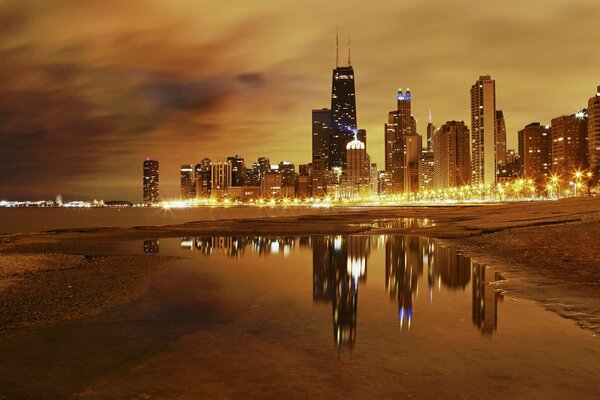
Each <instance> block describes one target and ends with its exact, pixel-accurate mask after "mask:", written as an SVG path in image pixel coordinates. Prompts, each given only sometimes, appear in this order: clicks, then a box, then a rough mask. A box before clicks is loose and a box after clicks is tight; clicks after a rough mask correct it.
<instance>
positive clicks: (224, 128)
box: [0, 0, 600, 201]
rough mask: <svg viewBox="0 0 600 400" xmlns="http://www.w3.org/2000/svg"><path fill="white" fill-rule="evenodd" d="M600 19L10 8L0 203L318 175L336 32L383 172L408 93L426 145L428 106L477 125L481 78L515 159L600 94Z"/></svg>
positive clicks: (277, 3)
mask: <svg viewBox="0 0 600 400" xmlns="http://www.w3.org/2000/svg"><path fill="white" fill-rule="evenodd" d="M599 20H600V1H595V0H587V1H582V0H539V1H538V0H536V1H530V0H519V1H513V0H504V1H494V2H492V1H481V0H478V1H447V0H420V1H414V0H411V1H408V0H395V1H382V0H380V1H376V2H365V1H354V0H346V1H327V0H320V1H317V0H297V1H286V0H252V1H248V0H229V1H222V0H219V1H216V0H197V1H185V0H169V1H166V0H161V1H158V0H128V1H121V0H86V1H78V0H0V52H1V54H0V60H1V62H0V199H26V198H28V199H37V198H53V197H54V196H55V195H56V194H58V193H61V194H63V196H64V197H65V198H73V197H77V198H83V199H91V198H104V199H129V200H134V201H139V200H140V199H141V171H142V160H143V159H144V158H145V157H147V156H151V157H153V158H155V159H158V160H159V161H160V162H161V167H160V169H161V192H162V194H163V195H164V197H175V196H176V195H177V193H178V168H179V165H180V164H183V163H195V162H197V161H199V160H200V159H201V158H203V157H205V156H209V157H211V158H213V159H223V158H225V157H227V156H228V155H234V154H239V155H240V156H243V157H245V159H246V162H247V164H249V163H251V162H252V161H253V160H256V158H257V157H258V156H262V155H265V156H268V157H270V158H271V161H272V162H273V161H280V160H284V159H286V160H292V161H294V162H295V163H296V164H300V163H306V162H308V161H309V159H310V130H311V125H310V122H311V109H313V108H321V107H327V106H329V101H330V100H329V94H330V90H331V82H330V80H331V69H332V68H333V67H334V64H335V26H336V24H339V26H340V36H341V42H342V43H343V44H344V45H345V41H346V36H347V31H348V29H350V33H351V38H352V64H353V66H354V68H355V73H356V83H357V109H358V125H359V127H361V128H365V129H367V137H368V149H369V153H370V154H371V157H372V159H374V161H375V162H377V163H378V164H379V165H382V164H383V124H384V122H385V121H386V118H387V112H388V111H390V110H391V109H393V108H394V106H395V92H396V90H397V89H398V88H399V87H402V88H406V87H410V89H411V91H412V93H413V113H414V115H415V117H416V118H417V120H418V128H419V133H425V125H426V123H427V114H428V110H429V109H431V110H432V113H433V119H434V123H436V124H437V125H438V126H439V125H440V124H441V123H443V122H444V121H446V120H452V119H456V120H464V121H466V122H467V123H469V121H470V117H469V89H470V85H471V84H472V83H473V82H474V81H475V80H476V79H477V78H478V76H479V75H482V74H491V75H492V77H493V78H494V79H496V90H497V106H498V108H499V109H502V110H504V115H505V118H506V123H507V129H508V135H509V147H515V146H516V132H517V131H518V130H519V129H520V128H521V127H523V126H524V125H526V124H527V123H529V122H533V121H540V122H542V123H546V122H548V121H549V120H550V118H552V117H555V116H558V115H562V114H567V113H572V112H575V111H577V110H578V109H580V108H582V107H584V106H585V105H586V102H587V99H588V98H589V97H591V96H592V95H593V94H594V93H595V91H596V86H597V85H599V84H600V52H599V51H598V46H599V45H600V29H598V21H599ZM345 51H346V50H345V48H344V47H342V54H343V55H344V57H342V59H345Z"/></svg>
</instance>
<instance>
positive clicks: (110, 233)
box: [0, 198, 600, 334]
mask: <svg viewBox="0 0 600 400" xmlns="http://www.w3.org/2000/svg"><path fill="white" fill-rule="evenodd" d="M406 219H409V220H406ZM419 221H420V222H419ZM424 221H427V222H426V223H424ZM348 234H368V235H377V234H398V235H420V236H428V237H431V238H434V239H438V240H440V241H441V242H442V243H443V244H446V245H449V246H453V247H456V248H457V249H458V250H459V251H460V252H462V253H464V254H466V255H469V256H471V257H472V258H473V260H474V262H477V263H479V264H483V265H485V266H487V267H489V268H492V269H494V270H496V271H498V272H500V273H501V275H502V276H503V277H504V278H505V280H504V281H501V282H500V283H498V287H499V288H500V289H502V290H504V291H506V292H508V293H509V294H510V295H511V296H513V297H515V298H517V299H518V298H519V297H522V298H527V299H530V300H534V301H536V302H537V303H539V304H540V305H542V306H543V307H544V308H546V309H548V310H550V311H553V312H555V313H557V314H559V315H561V316H562V317H565V318H569V319H572V320H574V321H575V322H576V323H577V324H578V325H579V326H581V327H583V328H586V329H589V330H591V331H592V332H594V333H596V334H598V333H600V253H599V252H598V251H597V250H596V248H597V243H598V242H599V241H600V198H576V199H564V200H559V201H547V202H523V203H500V204H491V205H487V204H486V205H480V206H476V205H468V206H464V207H463V206H439V207H406V208H405V207H402V208H398V207H381V208H373V209H360V210H356V209H350V210H345V209H337V210H335V211H334V212H329V213H327V214H313V215H310V214H309V215H294V216H275V217H263V218H239V219H224V220H206V221H196V222H189V223H185V224H171V225H161V226H137V227H131V228H76V229H58V230H53V231H47V232H40V233H32V234H9V235H0V304H5V305H4V306H2V311H1V312H0V321H2V322H11V323H16V324H17V325H21V324H25V325H30V324H36V323H43V322H45V321H60V320H70V319H74V318H80V317H82V316H87V315H94V314H95V313H97V312H98V311H99V310H101V309H105V308H106V307H110V306H111V305H114V304H116V303H115V302H124V301H127V298H130V297H131V296H135V293H139V291H140V290H143V287H144V283H143V282H144V281H145V280H146V279H147V278H148V274H151V273H152V271H153V270H155V269H156V268H160V264H161V262H162V263H164V261H165V260H166V258H167V257H166V256H161V255H157V256H156V257H153V258H152V260H151V261H148V257H144V255H143V254H142V255H133V254H119V253H118V252H117V253H115V252H114V243H115V242H118V241H122V240H135V239H156V238H168V237H182V236H243V235H252V236H254V235H263V236H310V235H348ZM113 264H114V265H113ZM147 264H151V266H150V267H148V268H141V267H143V266H145V265H147ZM124 266H128V267H127V268H125V267H124ZM123 268H125V269H123ZM81 271H84V272H81ZM107 271H112V272H107ZM107 273H108V274H109V275H110V279H109V280H111V282H112V281H114V282H112V283H110V284H108V285H107V287H106V288H105V290H106V291H107V292H108V293H109V294H110V295H107V296H105V297H103V298H102V299H101V300H100V301H98V302H97V303H98V304H93V303H94V302H93V301H87V300H86V301H83V300H79V301H80V302H81V303H78V300H77V299H75V300H72V301H71V300H65V299H61V297H60V296H58V297H57V296H56V293H54V292H53V291H55V290H56V288H55V287H53V286H52V285H50V286H48V289H44V282H45V281H49V282H54V283H55V284H56V285H59V286H60V280H57V276H60V278H61V279H63V280H67V281H68V280H73V279H74V278H75V276H77V275H78V274H79V275H81V276H79V278H78V279H82V280H83V282H86V284H84V285H83V286H82V287H81V288H79V289H78V290H79V291H80V293H79V294H78V296H79V297H77V296H75V297H77V298H81V299H85V298H88V297H92V296H91V294H92V293H95V289H94V287H95V285H96V284H98V283H101V284H105V283H106V282H105V281H106V280H107V278H106V274H107ZM127 274H132V275H133V276H134V277H135V279H133V280H132V279H129V278H130V276H127ZM55 275H56V276H55ZM32 282H33V283H35V285H33V283H32ZM31 285H33V286H32V287H36V288H38V289H37V290H38V291H41V292H48V293H46V295H44V294H43V293H35V295H34V294H33V293H28V292H27V290H25V289H26V288H27V287H29V286H31ZM86 285H87V286H86ZM130 287H131V288H134V290H131V291H130V293H128V295H124V294H123V293H121V292H123V291H128V289H129V288H130ZM24 288H25V289H24ZM125 288H127V289H125ZM17 296H18V297H19V299H18V300H15V298H16V297H17ZM128 296H129V297H128ZM53 299H54V300H53ZM57 299H58V300H57ZM67 299H73V297H70V298H69V297H67ZM51 301H58V303H59V305H60V304H62V303H65V302H66V303H69V304H70V305H69V306H68V307H60V306H59V307H57V308H58V310H59V311H58V312H51V313H50V314H48V312H49V311H48V304H47V303H49V302H51ZM21 303H23V304H28V305H29V306H27V307H20V306H18V304H21ZM30 303H31V304H30ZM6 304H8V305H10V306H7V305H6ZM31 305H33V307H30V306H31ZM60 310H63V311H62V313H61V311H60ZM32 316H36V317H35V318H34V317H32Z"/></svg>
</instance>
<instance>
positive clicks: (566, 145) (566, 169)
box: [551, 109, 589, 176]
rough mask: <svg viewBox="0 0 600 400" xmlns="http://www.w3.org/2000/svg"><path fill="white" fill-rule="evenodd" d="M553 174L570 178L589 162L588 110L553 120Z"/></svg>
mask: <svg viewBox="0 0 600 400" xmlns="http://www.w3.org/2000/svg"><path fill="white" fill-rule="evenodd" d="M551 125H552V139H551V140H552V145H551V152H552V164H551V165H552V166H551V168H552V172H553V173H555V174H560V175H565V176H566V175H568V176H570V175H571V174H572V173H573V171H575V170H577V169H585V168H587V167H588V166H589V162H588V151H589V146H588V117H587V110H585V109H584V110H581V111H579V112H577V113H575V114H571V115H563V116H562V117H557V118H553V119H552V122H551Z"/></svg>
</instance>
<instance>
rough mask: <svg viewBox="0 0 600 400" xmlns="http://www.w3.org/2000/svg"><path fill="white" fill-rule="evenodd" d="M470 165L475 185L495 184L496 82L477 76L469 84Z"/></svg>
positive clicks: (488, 77) (486, 77) (487, 76)
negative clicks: (477, 77)
mask: <svg viewBox="0 0 600 400" xmlns="http://www.w3.org/2000/svg"><path fill="white" fill-rule="evenodd" d="M471 129H472V131H471V135H472V150H471V167H472V169H473V177H472V182H473V184H475V185H479V184H484V185H490V186H494V185H495V183H496V157H495V153H496V81H494V80H493V79H492V78H491V77H490V76H489V75H484V76H480V77H479V80H478V81H476V82H475V84H474V85H473V86H472V87H471Z"/></svg>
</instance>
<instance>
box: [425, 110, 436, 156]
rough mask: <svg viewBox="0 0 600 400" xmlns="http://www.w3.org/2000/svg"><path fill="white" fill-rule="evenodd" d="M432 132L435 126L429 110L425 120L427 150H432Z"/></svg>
mask: <svg viewBox="0 0 600 400" xmlns="http://www.w3.org/2000/svg"><path fill="white" fill-rule="evenodd" d="M433 132H435V126H434V125H433V120H432V119H431V110H429V120H428V122H427V151H432V148H431V140H432V138H433Z"/></svg>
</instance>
